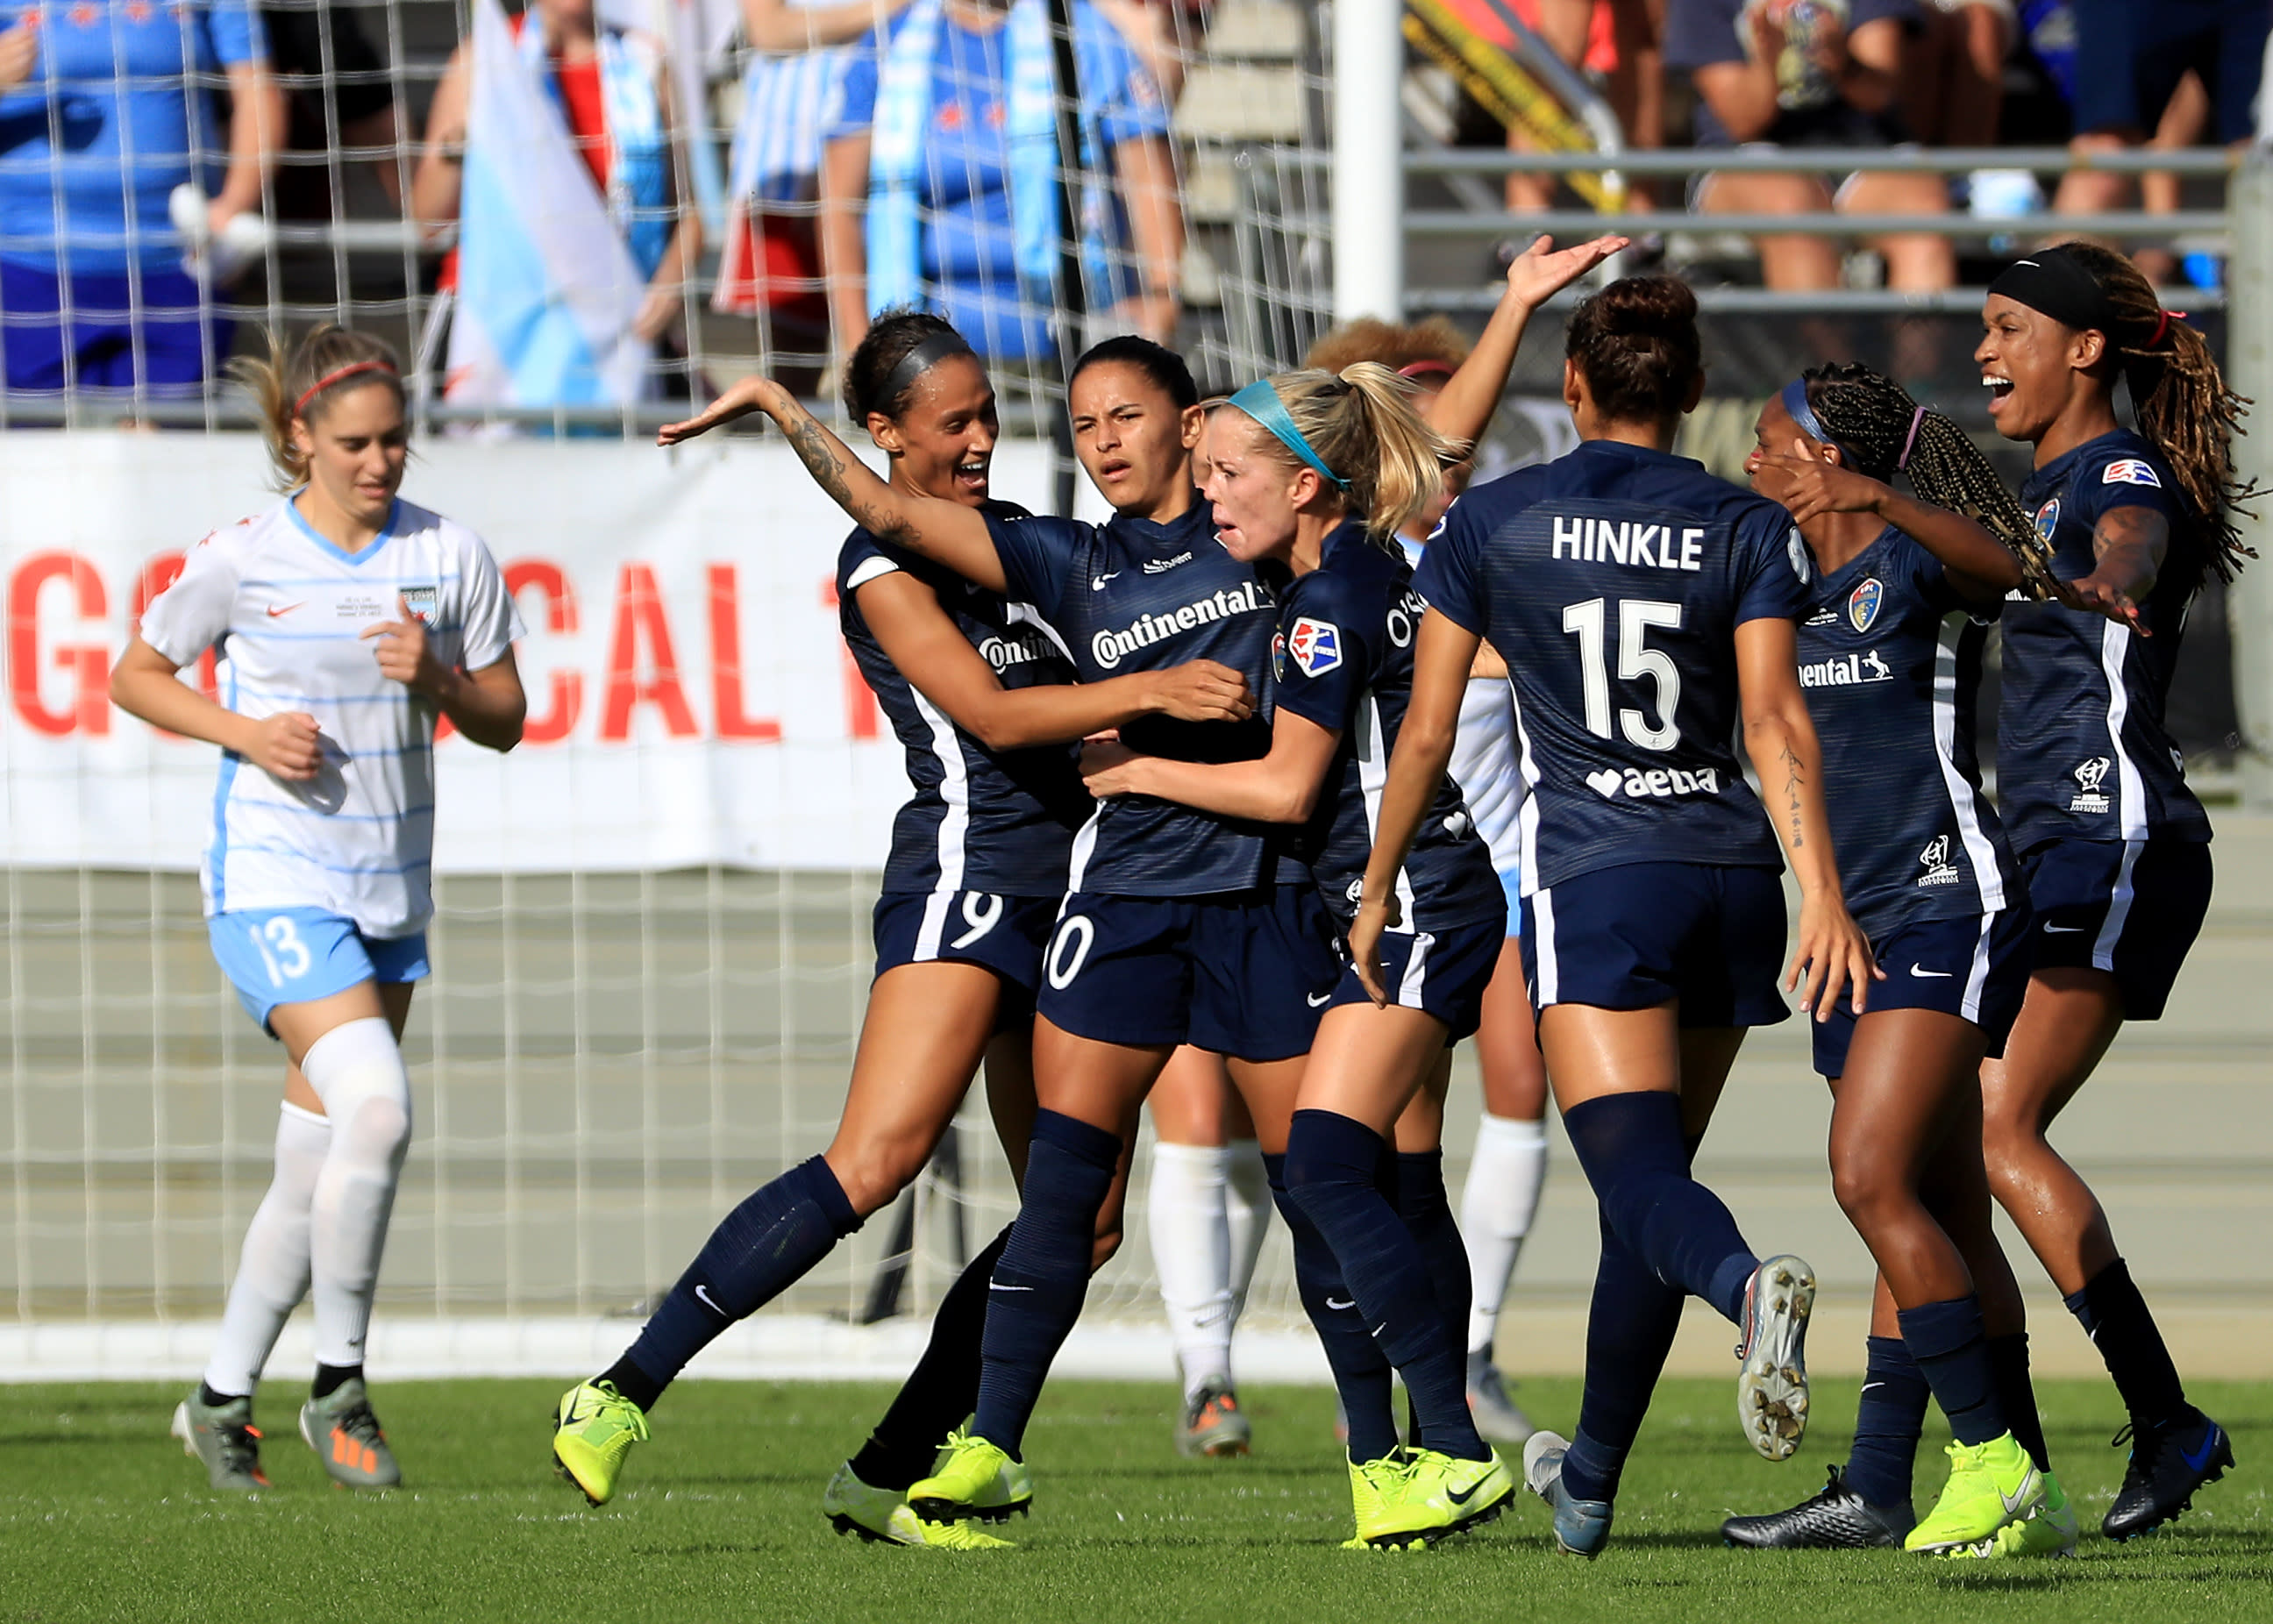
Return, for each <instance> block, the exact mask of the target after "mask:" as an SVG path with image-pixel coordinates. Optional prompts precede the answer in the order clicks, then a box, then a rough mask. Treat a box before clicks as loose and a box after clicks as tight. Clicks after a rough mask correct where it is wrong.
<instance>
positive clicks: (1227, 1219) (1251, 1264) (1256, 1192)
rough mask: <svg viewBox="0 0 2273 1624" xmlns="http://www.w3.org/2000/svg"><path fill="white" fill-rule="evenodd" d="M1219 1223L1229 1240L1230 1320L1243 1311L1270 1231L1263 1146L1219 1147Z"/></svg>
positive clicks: (1239, 1142) (1235, 1321)
mask: <svg viewBox="0 0 2273 1624" xmlns="http://www.w3.org/2000/svg"><path fill="white" fill-rule="evenodd" d="M1223 1173H1224V1179H1223V1222H1224V1228H1225V1230H1226V1231H1227V1234H1228V1235H1229V1237H1230V1241H1231V1323H1232V1325H1233V1327H1234V1328H1237V1326H1238V1324H1239V1316H1240V1315H1241V1314H1242V1313H1246V1312H1247V1288H1248V1287H1249V1286H1250V1285H1252V1284H1253V1283H1255V1260H1256V1259H1257V1258H1258V1257H1260V1256H1261V1255H1262V1254H1263V1238H1264V1235H1266V1234H1268V1233H1269V1232H1270V1230H1271V1210H1272V1209H1271V1173H1270V1170H1268V1169H1267V1168H1265V1167H1264V1165H1263V1147H1262V1146H1261V1145H1259V1144H1257V1142H1256V1141H1253V1140H1251V1139H1234V1140H1233V1141H1231V1142H1230V1143H1229V1144H1227V1145H1226V1146H1225V1147H1224V1148H1223Z"/></svg>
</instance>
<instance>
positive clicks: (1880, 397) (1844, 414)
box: [1800, 362, 2052, 598]
mask: <svg viewBox="0 0 2273 1624" xmlns="http://www.w3.org/2000/svg"><path fill="white" fill-rule="evenodd" d="M1800 381H1801V382H1802V383H1804V385H1806V387H1807V404H1808V406H1809V408H1811V409H1812V410H1813V411H1814V413H1815V415H1816V419H1817V421H1819V423H1822V424H1823V429H1824V432H1825V433H1827V434H1828V435H1829V436H1830V437H1831V438H1833V439H1834V440H1835V441H1836V442H1838V445H1839V449H1841V450H1842V451H1844V452H1845V453H1847V454H1848V455H1849V456H1850V457H1852V458H1853V459H1854V461H1855V471H1856V472H1857V473H1858V474H1863V475H1868V476H1869V477H1870V478H1872V479H1875V480H1879V481H1881V482H1883V483H1888V484H1891V483H1894V475H1896V474H1897V473H1902V474H1907V475H1909V482H1910V489H1911V490H1914V491H1916V492H1917V497H1918V499H1919V500H1920V501H1922V502H1931V503H1932V504H1933V505H1935V506H1936V507H1946V508H1947V509H1949V510H1950V511H1951V512H1952V513H1963V514H1964V515H1965V516H1966V517H1967V518H1969V519H1971V520H1974V521H1975V522H1976V523H1977V524H1978V525H1980V526H1981V528H1983V529H1984V530H1986V531H1988V532H1989V534H1990V535H1993V536H1995V537H1996V538H1997V539H1998V540H1999V541H2000V542H2002V543H2005V545H2006V546H2007V547H2008V548H2010V549H2011V550H2013V552H2014V554H2015V555H2017V556H2018V558H2020V560H2021V568H2022V574H2023V575H2024V577H2025V580H2024V581H2023V587H2024V588H2025V589H2026V590H2027V591H2028V593H2029V595H2030V596H2031V597H2037V598H2044V597H2049V596H2051V595H2052V550H2051V549H2050V548H2049V547H2048V546H2047V545H2046V544H2045V543H2044V539H2043V538H2042V537H2040V536H2039V535H2037V527H2036V526H2035V525H2034V524H2033V523H2032V522H2030V520H2029V515H2028V513H2026V512H2025V511H2024V510H2023V509H2022V506H2021V505H2020V503H2019V502H2018V501H2016V500H2015V499H2014V496H2013V493H2012V492H2011V491H2010V490H2007V489H2006V486H2005V482H2004V481H2003V480H2001V479H1999V478H1998V477H1997V470H1996V469H1995V468H1992V467H1991V466H1990V463H1989V459H1988V458H1987V457H1985V456H1984V455H1982V454H1981V448H1980V447H1979V446H1978V445H1975V444H1974V443H1973V437H1972V436H1971V435H1969V434H1968V433H1966V431H1965V430H1963V429H1962V428H1960V427H1959V426H1958V425H1957V424H1956V423H1953V422H1951V421H1950V420H1949V419H1948V418H1947V417H1945V416H1943V415H1941V414H1940V413H1939V412H1937V411H1933V410H1931V409H1928V410H1925V411H1923V412H1921V411H1920V409H1919V408H1918V403H1917V401H1916V400H1912V399H1911V398H1910V393H1909V391H1908V390H1907V389H1904V388H1903V387H1902V385H1900V384H1898V383H1896V382H1894V379H1893V378H1888V377H1887V376H1886V375H1885V374H1884V373H1882V372H1879V371H1876V370H1872V368H1870V367H1866V366H1864V365H1863V364H1862V363H1859V362H1842V363H1837V364H1835V365H1832V366H1820V367H1812V368H1810V369H1809V370H1807V371H1804V372H1803V373H1801V374H1800ZM1912 423H1916V424H1917V427H1916V428H1915V429H1913V428H1912V427H1911V424H1912ZM1905 453H1907V454H1905Z"/></svg>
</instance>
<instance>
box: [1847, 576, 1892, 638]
mask: <svg viewBox="0 0 2273 1624" xmlns="http://www.w3.org/2000/svg"><path fill="white" fill-rule="evenodd" d="M1886 601H1887V588H1886V587H1885V586H1884V585H1882V584H1881V583H1880V582H1879V578H1878V577H1877V576H1875V575H1874V576H1872V578H1871V579H1870V580H1866V581H1864V583H1863V584H1862V585H1861V586H1859V587H1856V588H1855V590H1854V591H1853V592H1851V593H1849V595H1848V596H1847V624H1848V625H1851V626H1853V627H1854V628H1855V629H1856V630H1857V632H1867V631H1869V630H1870V629H1871V627H1872V625H1874V624H1876V622H1877V620H1878V618H1879V604H1881V603H1883V602H1886Z"/></svg>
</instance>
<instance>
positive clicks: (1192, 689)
mask: <svg viewBox="0 0 2273 1624" xmlns="http://www.w3.org/2000/svg"><path fill="white" fill-rule="evenodd" d="M855 601H856V602H858V603H859V606H860V613H861V616H862V617H864V618H865V619H866V621H867V623H868V629H869V630H870V631H871V632H874V633H875V636H876V641H877V642H878V643H879V644H880V645H881V646H882V647H883V650H884V653H885V655H887V656H888V657H889V659H890V660H891V662H892V663H893V664H894V665H896V666H897V667H898V668H899V670H900V671H901V673H902V674H903V675H904V676H905V677H907V679H908V680H909V681H910V682H911V683H913V684H914V685H916V687H917V689H918V690H919V691H920V692H921V693H922V694H923V696H924V698H926V699H927V700H930V701H931V702H932V703H933V704H934V705H936V706H938V707H939V708H940V709H941V710H942V711H944V712H946V713H947V716H948V719H949V721H951V722H954V723H955V725H956V727H958V728H961V729H962V730H964V732H966V733H968V734H970V735H971V737H973V738H975V739H977V740H978V741H979V743H980V744H982V745H986V748H987V749H989V750H1021V749H1025V748H1027V747H1029V746H1031V745H1070V744H1073V743H1074V742H1076V740H1079V739H1083V738H1086V737H1089V736H1090V735H1091V734H1092V733H1101V732H1104V731H1106V730H1108V729H1112V728H1117V727H1121V726H1122V725H1124V724H1126V723H1128V722H1134V721H1135V720H1137V717H1139V716H1145V715H1155V714H1158V715H1170V716H1174V717H1177V718H1179V719H1180V720H1182V721H1185V722H1243V721H1245V720H1246V719H1247V718H1248V717H1249V716H1251V715H1254V714H1255V696H1254V695H1253V694H1251V693H1249V692H1248V688H1247V682H1246V679H1245V678H1244V677H1241V676H1240V674H1239V673H1238V672H1236V671H1234V670H1232V669H1231V668H1230V667H1228V666H1225V665H1219V664H1217V663H1216V662H1214V661H1212V660H1195V661H1193V662H1189V664H1185V665H1180V666H1175V667H1173V668H1171V669H1170V670H1164V671H1137V672H1132V673H1130V674H1129V675H1128V676H1126V677H1110V678H1108V679H1106V681H1104V682H1098V683H1040V684H1037V685H1034V686H1033V687H1031V688H1005V687H1004V686H1003V685H1001V682H1000V681H999V680H998V679H997V678H996V677H995V675H994V667H993V666H991V665H989V664H987V663H986V660H985V659H984V658H983V657H981V655H979V651H978V650H977V649H975V648H973V647H971V644H970V641H969V640H967V639H966V638H965V637H964V635H963V633H962V632H961V631H960V630H958V629H957V628H956V624H955V622H954V621H952V620H950V619H949V618H948V615H947V611H946V610H943V609H941V607H940V604H939V598H938V596H937V595H935V594H934V592H933V591H932V589H931V588H930V587H927V586H926V585H925V584H924V583H923V582H921V581H919V580H916V579H915V577H913V576H912V575H910V574H908V573H906V572H904V571H901V570H895V571H893V572H891V573H889V574H886V575H879V576H877V577H876V578H875V579H874V580H871V581H868V582H866V584H865V585H863V586H862V587H860V588H859V591H858V592H857V593H856V594H855ZM177 686H178V685H177Z"/></svg>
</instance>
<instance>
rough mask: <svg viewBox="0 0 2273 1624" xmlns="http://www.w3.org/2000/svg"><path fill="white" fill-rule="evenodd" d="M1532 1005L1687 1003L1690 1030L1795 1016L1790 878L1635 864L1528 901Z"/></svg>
mask: <svg viewBox="0 0 2273 1624" xmlns="http://www.w3.org/2000/svg"><path fill="white" fill-rule="evenodd" d="M1526 900H1527V902H1528V903H1529V906H1528V907H1527V908H1526V909H1525V910H1524V916H1523V972H1524V979H1525V980H1526V981H1527V983H1528V984H1530V988H1531V1007H1532V1008H1534V1010H1543V1009H1546V1008H1549V1007H1551V1006H1553V1005H1556V1004H1591V1005H1593V1006H1594V1007H1597V1008H1602V1009H1653V1008H1655V1007H1657V1006H1658V1005H1660V1004H1667V1003H1673V1002H1676V1001H1678V1002H1679V1004H1680V1019H1681V1024H1682V1025H1683V1026H1684V1027H1720V1026H1745V1027H1751V1026H1773V1025H1774V1024H1775V1023H1776V1022H1779V1021H1782V1020H1784V1019H1785V1018H1786V1017H1788V1016H1789V1014H1791V1011H1790V1009H1789V1007H1787V1006H1786V1005H1785V1003H1784V1001H1783V994H1782V992H1779V991H1778V990H1777V987H1776V979H1777V977H1778V975H1779V973H1780V972H1781V971H1782V969H1783V942H1784V904H1783V881H1782V878H1781V877H1780V876H1779V875H1778V874H1777V873H1776V872H1775V871H1774V869H1769V868H1716V867H1713V866H1710V865H1708V864H1701V863H1625V864H1619V865H1618V866H1617V867H1616V868H1602V869H1596V870H1594V872H1591V873H1585V874H1579V875H1575V876H1573V877H1572V879H1566V880H1564V881H1563V882H1562V883H1561V884H1560V885H1555V886H1542V887H1540V888H1539V889H1538V890H1536V891H1534V892H1533V893H1532V894H1531V895H1530V896H1529V897H1528V898H1527V899H1526Z"/></svg>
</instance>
